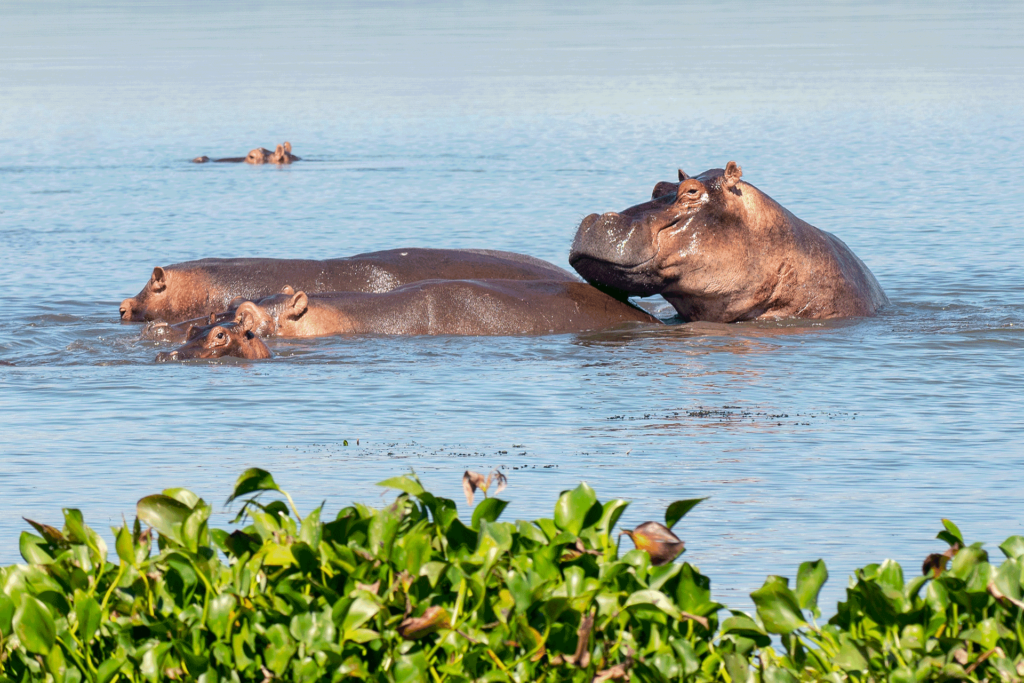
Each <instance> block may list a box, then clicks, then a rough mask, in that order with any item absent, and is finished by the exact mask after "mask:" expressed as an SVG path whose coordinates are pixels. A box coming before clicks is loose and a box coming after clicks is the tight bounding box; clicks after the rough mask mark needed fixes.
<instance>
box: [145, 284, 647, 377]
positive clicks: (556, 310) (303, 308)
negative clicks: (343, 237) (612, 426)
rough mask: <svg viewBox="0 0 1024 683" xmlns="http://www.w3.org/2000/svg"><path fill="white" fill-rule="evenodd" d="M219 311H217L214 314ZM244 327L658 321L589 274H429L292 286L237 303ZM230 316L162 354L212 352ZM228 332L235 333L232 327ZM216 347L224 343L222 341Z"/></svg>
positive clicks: (449, 327) (516, 327)
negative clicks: (370, 282)
mask: <svg viewBox="0 0 1024 683" xmlns="http://www.w3.org/2000/svg"><path fill="white" fill-rule="evenodd" d="M214 317H216V316H214ZM234 324H236V325H237V328H233V329H237V330H238V331H236V332H234V334H235V336H243V335H244V333H247V332H248V333H251V334H254V335H255V336H256V337H259V338H266V337H272V336H277V337H322V336H329V335H348V334H377V335H530V334H565V333H570V332H586V331H591V330H606V329H609V328H613V327H618V326H623V325H630V324H642V325H660V324H661V321H660V320H658V319H657V318H655V317H654V316H652V315H650V314H649V313H647V312H646V311H644V310H642V309H640V308H637V307H636V306H633V305H631V304H629V303H626V302H622V301H619V300H618V299H615V298H613V297H611V296H609V295H607V294H605V293H603V292H601V291H600V290H598V289H596V288H594V287H591V286H590V285H588V284H586V283H584V282H566V281H555V280H523V281H518V280H426V281H423V282H414V283H412V284H409V285H405V286H403V287H399V288H397V289H394V290H391V291H389V292H384V293H368V292H327V293H321V294H307V293H306V292H303V291H298V292H294V291H293V292H288V291H285V292H283V293H281V294H276V295H273V296H269V297H265V298H263V299H261V300H259V301H246V302H243V303H242V304H241V305H239V306H238V308H237V309H236V312H235V320H234ZM224 327H225V323H224V322H213V323H211V324H208V325H205V326H202V327H199V326H196V325H192V326H190V327H189V328H188V330H187V332H186V343H185V345H184V346H182V347H181V348H179V349H178V350H177V351H176V352H175V353H177V354H178V355H177V356H176V357H174V356H173V354H170V355H168V354H161V355H160V356H158V360H167V359H172V360H173V359H174V358H177V359H185V358H197V357H210V356H200V355H195V354H199V353H205V352H206V351H204V350H205V349H207V348H209V345H210V343H211V342H210V341H209V334H210V330H221V329H222V328H224ZM224 334H231V332H230V331H227V332H224ZM217 348H218V349H220V348H221V347H220V346H218V347H217ZM223 348H224V349H225V351H224V355H237V356H240V357H243V358H255V357H263V356H252V355H246V354H249V353H253V352H254V351H253V349H252V348H251V345H249V346H247V345H246V344H244V343H242V342H241V339H240V340H239V342H238V343H236V344H234V345H228V346H224V347H223Z"/></svg>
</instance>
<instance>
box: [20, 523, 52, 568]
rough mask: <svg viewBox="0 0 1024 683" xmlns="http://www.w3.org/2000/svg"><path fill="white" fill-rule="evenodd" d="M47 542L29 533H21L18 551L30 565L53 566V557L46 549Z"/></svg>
mask: <svg viewBox="0 0 1024 683" xmlns="http://www.w3.org/2000/svg"><path fill="white" fill-rule="evenodd" d="M46 545H47V543H46V541H45V540H44V539H42V538H39V537H38V536H36V535H35V534H30V533H29V532H27V531H22V532H21V537H20V538H19V539H18V549H19V550H20V551H21V556H22V557H23V558H25V561H26V562H28V563H29V564H53V556H51V555H50V553H49V551H47V549H46Z"/></svg>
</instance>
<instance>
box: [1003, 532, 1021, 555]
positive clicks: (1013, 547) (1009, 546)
mask: <svg viewBox="0 0 1024 683" xmlns="http://www.w3.org/2000/svg"><path fill="white" fill-rule="evenodd" d="M999 549H1000V550H1002V551H1003V554H1004V555H1006V556H1007V557H1012V558H1017V557H1020V556H1021V555H1024V536H1010V537H1009V538H1008V539H1006V540H1005V541H1003V543H1002V545H1000V546H999Z"/></svg>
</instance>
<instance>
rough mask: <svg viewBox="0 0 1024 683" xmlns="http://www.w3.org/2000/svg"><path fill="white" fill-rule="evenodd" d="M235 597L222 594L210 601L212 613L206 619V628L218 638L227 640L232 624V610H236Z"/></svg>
mask: <svg viewBox="0 0 1024 683" xmlns="http://www.w3.org/2000/svg"><path fill="white" fill-rule="evenodd" d="M235 604H236V601H235V596H233V595H231V594H230V593H221V594H220V595H218V596H217V597H215V598H213V599H212V600H210V612H209V615H208V616H207V617H206V626H207V628H209V629H210V632H211V633H213V635H214V636H216V637H217V638H221V639H223V638H226V637H227V633H228V625H229V624H230V623H231V621H230V620H231V610H233V609H235Z"/></svg>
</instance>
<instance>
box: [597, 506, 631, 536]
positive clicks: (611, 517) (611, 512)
mask: <svg viewBox="0 0 1024 683" xmlns="http://www.w3.org/2000/svg"><path fill="white" fill-rule="evenodd" d="M628 507H629V501H627V500H623V499H622V498H615V499H614V500H609V501H608V502H607V503H605V504H604V505H603V506H601V519H600V520H598V522H597V533H599V534H604V535H606V536H609V535H611V533H612V530H613V529H614V528H615V525H616V524H618V523H619V517H621V516H622V513H623V512H625V511H626V508H628Z"/></svg>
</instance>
